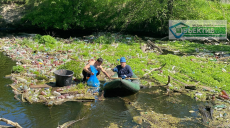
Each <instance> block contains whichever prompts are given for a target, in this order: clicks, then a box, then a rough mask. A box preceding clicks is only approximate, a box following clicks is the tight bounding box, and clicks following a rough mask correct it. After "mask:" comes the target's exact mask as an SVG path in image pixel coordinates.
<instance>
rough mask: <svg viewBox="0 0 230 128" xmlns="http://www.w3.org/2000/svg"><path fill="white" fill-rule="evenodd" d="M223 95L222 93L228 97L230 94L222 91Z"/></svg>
mask: <svg viewBox="0 0 230 128" xmlns="http://www.w3.org/2000/svg"><path fill="white" fill-rule="evenodd" d="M221 93H222V95H226V96H228V94H227V93H226V92H225V91H224V90H222V91H221ZM228 97H229V96H228Z"/></svg>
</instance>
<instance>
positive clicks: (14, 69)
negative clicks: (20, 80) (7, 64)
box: [12, 65, 24, 73]
mask: <svg viewBox="0 0 230 128" xmlns="http://www.w3.org/2000/svg"><path fill="white" fill-rule="evenodd" d="M22 71H24V68H23V67H22V66H19V65H18V66H13V69H12V72H17V73H20V72H22Z"/></svg>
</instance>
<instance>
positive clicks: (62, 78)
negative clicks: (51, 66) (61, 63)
mask: <svg viewBox="0 0 230 128" xmlns="http://www.w3.org/2000/svg"><path fill="white" fill-rule="evenodd" d="M54 74H55V78H56V86H58V87H63V86H69V85H71V84H72V78H73V74H74V73H73V71H70V70H65V69H60V70H56V71H55V72H54Z"/></svg>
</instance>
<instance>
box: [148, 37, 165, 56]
mask: <svg viewBox="0 0 230 128" xmlns="http://www.w3.org/2000/svg"><path fill="white" fill-rule="evenodd" d="M147 44H148V45H149V46H150V47H151V48H152V49H154V48H157V50H158V51H159V52H160V53H163V51H162V50H161V48H159V47H158V46H156V45H155V44H154V43H152V42H151V41H150V40H147Z"/></svg>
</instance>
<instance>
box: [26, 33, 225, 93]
mask: <svg viewBox="0 0 230 128" xmlns="http://www.w3.org/2000/svg"><path fill="white" fill-rule="evenodd" d="M101 36H103V38H100V37H99V39H100V41H99V42H98V43H91V44H90V43H86V42H83V41H79V40H75V41H74V42H73V43H72V44H64V43H63V42H61V40H59V41H57V42H56V43H54V44H49V46H46V44H40V45H39V46H40V47H38V49H37V50H38V51H43V49H47V47H49V49H50V51H54V50H63V49H64V50H69V49H72V50H73V52H72V53H70V54H69V55H70V56H71V58H74V59H76V60H77V61H76V60H72V61H69V62H67V63H66V64H65V65H61V66H60V67H58V69H63V68H64V69H69V70H72V71H74V75H75V77H81V71H82V68H83V67H84V65H85V64H86V63H87V61H88V60H89V59H91V58H99V57H102V58H103V59H104V63H103V64H102V66H103V67H104V68H105V69H108V68H113V67H115V66H116V65H118V64H119V61H117V59H120V58H121V57H123V56H124V57H126V60H127V64H128V65H130V66H131V68H132V70H133V72H134V73H135V74H136V75H137V76H138V77H143V75H144V74H145V73H146V71H145V70H146V69H147V70H151V69H152V68H158V67H160V66H161V65H163V64H165V63H166V66H165V67H164V68H163V69H162V73H160V71H154V72H152V73H150V74H149V77H150V79H155V80H157V81H159V82H160V83H161V84H166V83H167V80H168V77H167V76H168V75H170V76H171V77H173V78H175V79H177V80H179V81H181V82H183V83H186V84H189V85H194V84H196V82H198V81H200V83H199V85H200V84H201V85H205V86H210V87H214V88H216V87H217V88H222V89H224V90H226V91H228V92H230V87H229V83H230V79H229V72H230V66H229V65H226V64H224V63H223V62H215V61H210V60H209V59H210V58H204V57H195V56H177V55H171V54H167V55H158V54H156V53H143V52H142V51H141V49H140V44H139V43H137V42H139V41H138V40H137V38H134V37H132V36H130V35H126V36H124V35H118V34H105V35H101ZM111 37H115V40H113V42H112V41H111V42H108V40H109V39H110V38H111ZM126 37H131V38H132V39H131V40H129V39H126ZM102 39H103V40H104V41H103V40H102ZM95 40H98V37H96V39H95ZM24 42H29V43H25V45H27V46H28V47H31V48H36V46H38V43H37V42H34V41H32V40H28V41H24ZM103 43H104V44H103ZM140 43H144V42H140ZM164 44H167V47H169V48H171V49H175V50H178V49H179V50H180V51H182V52H188V53H192V52H194V51H195V50H194V49H195V48H197V47H198V48H201V49H202V48H203V49H208V50H211V51H220V50H221V51H224V50H228V49H229V46H227V45H217V46H216V45H205V44H199V43H195V42H188V41H175V42H170V41H169V42H164ZM158 45H159V46H165V45H163V43H161V44H158ZM149 61H151V62H153V63H154V64H153V65H149V64H147V63H148V62H149ZM173 67H174V68H173ZM222 69H225V70H226V72H223V71H222ZM142 83H143V84H146V85H147V83H146V82H142ZM171 84H172V87H171V88H181V87H183V86H184V85H183V84H181V83H179V82H177V81H173V82H172V83H171Z"/></svg>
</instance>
